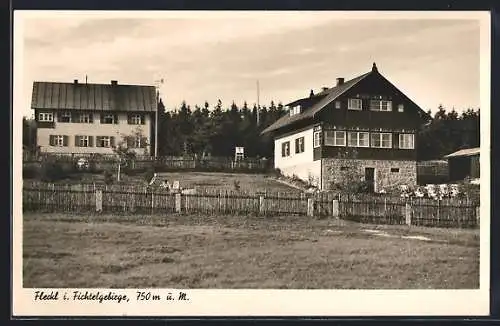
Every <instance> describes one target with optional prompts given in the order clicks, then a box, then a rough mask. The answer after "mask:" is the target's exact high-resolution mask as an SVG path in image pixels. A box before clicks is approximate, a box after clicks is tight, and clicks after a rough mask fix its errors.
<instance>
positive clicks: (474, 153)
mask: <svg viewBox="0 0 500 326" xmlns="http://www.w3.org/2000/svg"><path fill="white" fill-rule="evenodd" d="M479 152H480V151H479V147H475V148H464V149H461V150H459V151H456V152H454V153H451V154H448V155H446V156H445V157H444V158H445V159H447V160H448V171H449V178H450V181H461V180H464V179H465V178H471V179H479V173H480V169H479Z"/></svg>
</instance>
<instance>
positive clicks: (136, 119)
mask: <svg viewBox="0 0 500 326" xmlns="http://www.w3.org/2000/svg"><path fill="white" fill-rule="evenodd" d="M128 124H129V125H140V124H144V116H143V115H142V114H131V115H129V116H128Z"/></svg>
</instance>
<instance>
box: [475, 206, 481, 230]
mask: <svg viewBox="0 0 500 326" xmlns="http://www.w3.org/2000/svg"><path fill="white" fill-rule="evenodd" d="M480 217H481V210H480V206H476V221H477V225H478V226H479V219H480Z"/></svg>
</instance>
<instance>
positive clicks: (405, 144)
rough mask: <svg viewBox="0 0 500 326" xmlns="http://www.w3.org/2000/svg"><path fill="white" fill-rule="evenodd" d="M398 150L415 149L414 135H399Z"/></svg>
mask: <svg viewBox="0 0 500 326" xmlns="http://www.w3.org/2000/svg"><path fill="white" fill-rule="evenodd" d="M405 137H408V139H405ZM405 140H406V142H405ZM408 141H409V142H408ZM399 148H400V149H415V134H399Z"/></svg>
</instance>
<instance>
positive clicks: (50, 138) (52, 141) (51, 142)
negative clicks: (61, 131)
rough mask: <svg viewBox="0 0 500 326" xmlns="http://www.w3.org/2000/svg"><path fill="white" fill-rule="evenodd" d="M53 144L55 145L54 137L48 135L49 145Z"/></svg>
mask: <svg viewBox="0 0 500 326" xmlns="http://www.w3.org/2000/svg"><path fill="white" fill-rule="evenodd" d="M54 143H55V136H53V135H50V136H49V145H50V146H54Z"/></svg>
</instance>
